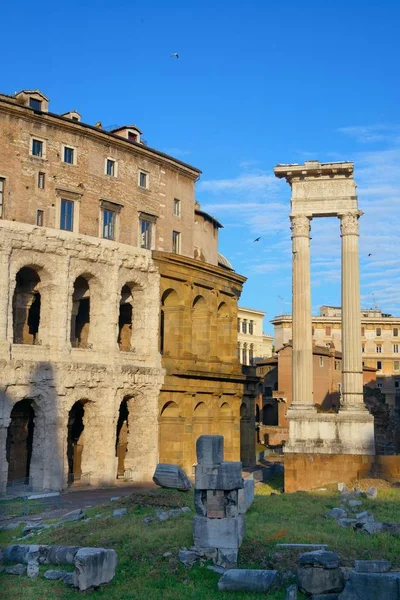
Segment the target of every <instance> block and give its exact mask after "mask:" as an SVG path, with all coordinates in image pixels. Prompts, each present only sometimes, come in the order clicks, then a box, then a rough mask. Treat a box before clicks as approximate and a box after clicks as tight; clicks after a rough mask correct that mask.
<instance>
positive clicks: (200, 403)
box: [192, 397, 213, 464]
mask: <svg viewBox="0 0 400 600" xmlns="http://www.w3.org/2000/svg"><path fill="white" fill-rule="evenodd" d="M195 402H196V404H195V406H194V409H193V418H192V461H193V464H194V463H196V462H197V457H196V441H197V439H198V438H199V437H200V436H201V435H210V434H211V433H213V432H212V428H211V426H212V417H210V411H209V408H208V406H207V404H208V399H203V398H200V399H199V398H198V397H197V398H196V399H195Z"/></svg>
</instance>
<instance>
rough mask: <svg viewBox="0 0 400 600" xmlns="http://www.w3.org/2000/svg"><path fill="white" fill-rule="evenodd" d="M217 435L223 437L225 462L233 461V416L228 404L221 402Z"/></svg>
mask: <svg viewBox="0 0 400 600" xmlns="http://www.w3.org/2000/svg"><path fill="white" fill-rule="evenodd" d="M218 420H219V427H218V433H219V434H220V435H223V436H224V456H225V460H233V458H234V454H233V422H234V419H233V415H232V409H231V407H230V405H229V404H228V402H223V403H222V404H221V406H220V408H219V419H218Z"/></svg>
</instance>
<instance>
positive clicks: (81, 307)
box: [70, 274, 91, 348]
mask: <svg viewBox="0 0 400 600" xmlns="http://www.w3.org/2000/svg"><path fill="white" fill-rule="evenodd" d="M90 279H91V276H90V275H87V274H83V275H79V276H78V277H77V278H76V279H75V281H74V287H73V293H72V314H71V338H70V339H71V346H72V347H73V348H90V342H89V339H90V338H89V335H90V320H91V318H90V317H91V315H90V312H91V302H90V300H91V298H90V296H91V294H90V291H91V290H90V283H89V282H90Z"/></svg>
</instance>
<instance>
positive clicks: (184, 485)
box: [153, 463, 192, 491]
mask: <svg viewBox="0 0 400 600" xmlns="http://www.w3.org/2000/svg"><path fill="white" fill-rule="evenodd" d="M153 481H154V483H155V484H157V485H159V486H160V487H164V488H173V489H177V490H184V491H188V490H190V489H191V487H192V484H191V482H190V479H189V478H188V477H187V475H186V473H185V472H184V471H183V470H182V469H181V468H180V467H178V465H170V464H167V463H159V464H158V465H157V467H156V470H155V472H154V475H153Z"/></svg>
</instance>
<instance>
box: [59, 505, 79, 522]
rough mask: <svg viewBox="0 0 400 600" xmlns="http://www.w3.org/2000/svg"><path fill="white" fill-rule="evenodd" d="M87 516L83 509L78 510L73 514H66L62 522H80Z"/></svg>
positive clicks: (72, 512)
mask: <svg viewBox="0 0 400 600" xmlns="http://www.w3.org/2000/svg"><path fill="white" fill-rule="evenodd" d="M84 518H85V515H84V512H83V510H82V509H81V508H77V509H76V510H71V512H69V513H66V514H65V515H63V516H62V517H61V521H80V520H81V519H84Z"/></svg>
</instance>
